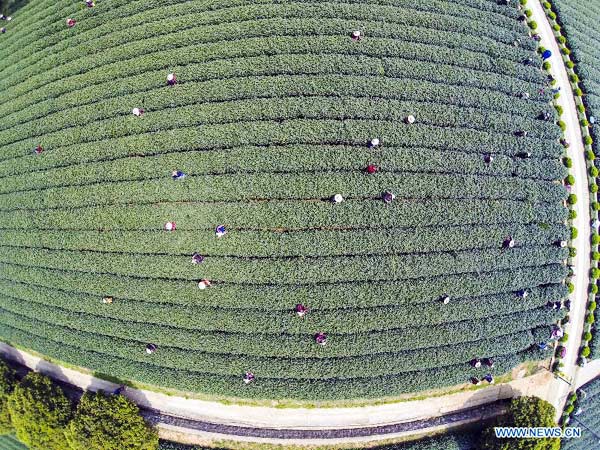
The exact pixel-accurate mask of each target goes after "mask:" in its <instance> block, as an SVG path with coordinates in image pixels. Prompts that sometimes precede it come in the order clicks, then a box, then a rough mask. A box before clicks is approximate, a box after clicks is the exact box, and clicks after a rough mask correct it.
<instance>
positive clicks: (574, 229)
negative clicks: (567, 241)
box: [571, 227, 578, 240]
mask: <svg viewBox="0 0 600 450" xmlns="http://www.w3.org/2000/svg"><path fill="white" fill-rule="evenodd" d="M577 235H578V231H577V228H575V227H571V240H573V239H576V238H577Z"/></svg>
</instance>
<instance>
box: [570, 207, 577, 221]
mask: <svg viewBox="0 0 600 450" xmlns="http://www.w3.org/2000/svg"><path fill="white" fill-rule="evenodd" d="M576 217H577V211H575V210H574V209H570V210H569V219H571V220H573V219H575V218H576Z"/></svg>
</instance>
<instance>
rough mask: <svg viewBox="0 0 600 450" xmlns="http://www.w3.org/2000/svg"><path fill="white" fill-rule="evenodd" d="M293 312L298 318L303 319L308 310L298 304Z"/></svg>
mask: <svg viewBox="0 0 600 450" xmlns="http://www.w3.org/2000/svg"><path fill="white" fill-rule="evenodd" d="M294 311H296V315H297V316H298V317H304V316H305V315H306V313H307V312H308V308H307V307H306V306H304V305H303V304H301V303H298V304H297V305H296V308H294Z"/></svg>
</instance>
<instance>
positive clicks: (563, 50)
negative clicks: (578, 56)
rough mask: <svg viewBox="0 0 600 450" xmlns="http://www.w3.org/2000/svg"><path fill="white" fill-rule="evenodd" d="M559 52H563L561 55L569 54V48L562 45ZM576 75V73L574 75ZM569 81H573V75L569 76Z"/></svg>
mask: <svg viewBox="0 0 600 450" xmlns="http://www.w3.org/2000/svg"><path fill="white" fill-rule="evenodd" d="M561 52H562V53H563V55H570V54H571V50H569V49H568V48H567V47H563V48H562V49H561ZM575 76H577V75H575ZM571 81H573V76H571Z"/></svg>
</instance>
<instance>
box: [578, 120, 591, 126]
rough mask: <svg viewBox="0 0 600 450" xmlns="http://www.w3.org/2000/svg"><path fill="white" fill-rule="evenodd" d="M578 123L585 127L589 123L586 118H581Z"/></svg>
mask: <svg viewBox="0 0 600 450" xmlns="http://www.w3.org/2000/svg"><path fill="white" fill-rule="evenodd" d="M579 124H580V125H581V126H582V127H587V126H589V125H590V123H589V122H588V121H587V119H581V120H580V121H579Z"/></svg>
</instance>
